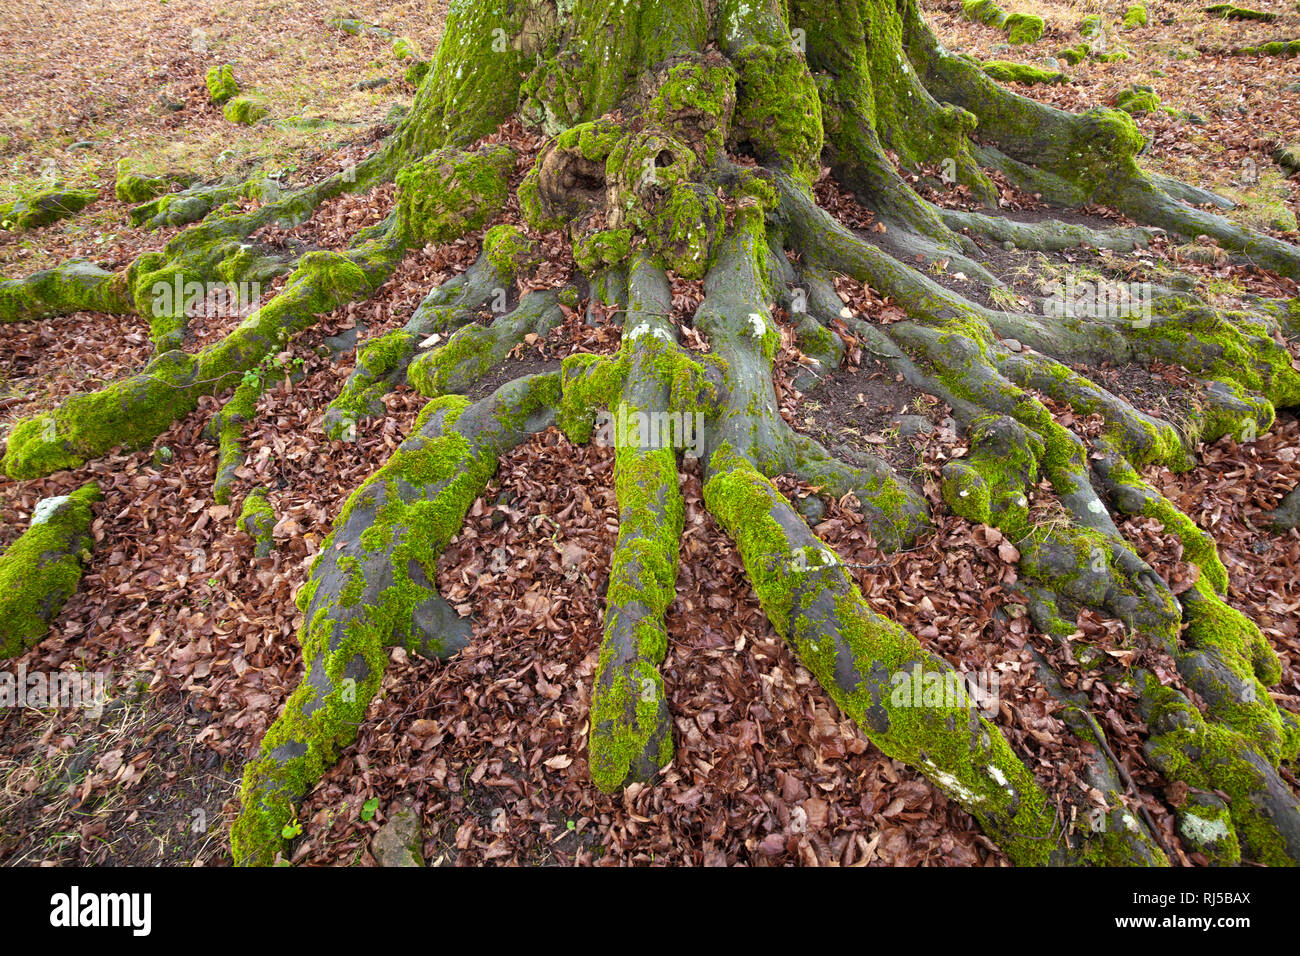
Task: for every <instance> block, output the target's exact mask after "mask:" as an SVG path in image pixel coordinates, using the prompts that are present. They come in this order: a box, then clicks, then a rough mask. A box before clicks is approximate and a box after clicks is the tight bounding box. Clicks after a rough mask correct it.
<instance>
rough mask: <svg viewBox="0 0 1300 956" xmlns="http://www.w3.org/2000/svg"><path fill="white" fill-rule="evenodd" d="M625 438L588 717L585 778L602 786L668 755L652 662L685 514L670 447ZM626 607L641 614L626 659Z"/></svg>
mask: <svg viewBox="0 0 1300 956" xmlns="http://www.w3.org/2000/svg"><path fill="white" fill-rule="evenodd" d="M624 437H625V436H618V438H619V443H618V447H617V449H616V452H615V455H616V457H615V465H614V485H615V492H616V495H617V497H618V502H619V533H618V541H617V543H616V545H615V548H614V559H613V563H612V565H611V568H610V579H609V587H608V590H607V594H606V600H607V606H608V608H609V610H608V611H607V613H606V621H605V638H604V640H603V642H602V645H601V653H600V658H599V659H598V661H597V665H596V676H595V680H594V687H595V690H594V692H593V695H592V705H591V718H590V719H591V735H590V747H589V750H590V753H591V760H590V767H591V779H592V782H593V783H595V784H596V786H597V787H598V788H599V789H601V790H603V791H605V792H607V793H608V792H612V791H614V790H616V789H618V788H619V787H621V786H622V785H623V784H624V783H626V782H627V779H628V776H629V774H634V775H637V776H644V775H645V771H646V770H648V769H649V768H648V767H647V766H646V765H645V763H646V761H647V759H648V760H649V762H650V763H651V764H653V765H654V766H663V764H665V763H667V761H668V760H669V759H671V757H672V734H671V729H670V727H666V726H664V722H663V721H662V719H661V718H662V707H663V703H662V702H663V700H664V692H663V679H662V678H661V677H660V676H659V673H658V669H657V667H656V665H657V664H658V663H659V662H660V661H661V660H663V657H664V654H665V653H666V652H667V649H668V635H667V631H666V630H665V628H664V623H663V620H664V615H665V613H666V612H667V610H668V606H669V605H670V604H671V603H672V601H673V597H674V593H675V585H676V579H677V553H678V550H679V547H680V541H681V531H682V522H683V516H684V505H683V500H682V495H681V492H680V490H679V488H678V476H677V459H676V454H675V452H674V451H673V449H672V448H671V447H668V448H657V449H653V450H646V449H643V448H641V447H638V444H636V443H632V444H628V443H625V442H623V441H622V439H623V438H624ZM625 609H636V613H638V614H640V615H641V616H640V619H639V620H638V622H637V624H636V627H635V637H636V640H635V648H634V650H635V656H634V657H633V658H632V659H631V660H630V661H629V660H627V657H626V654H625V652H624V651H625V649H622V648H620V641H621V640H622V639H623V636H622V627H621V623H620V615H621V614H623V613H627V610H625ZM660 735H662V738H661V736H660Z"/></svg>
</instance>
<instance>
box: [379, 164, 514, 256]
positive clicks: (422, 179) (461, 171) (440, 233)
mask: <svg viewBox="0 0 1300 956" xmlns="http://www.w3.org/2000/svg"><path fill="white" fill-rule="evenodd" d="M514 166H515V154H514V151H513V150H511V149H510V148H508V147H505V146H490V147H486V148H484V149H481V150H476V151H474V152H467V151H465V150H460V149H440V150H438V151H437V152H435V153H432V154H431V155H429V156H426V157H425V158H424V159H421V160H420V161H419V162H417V163H413V164H411V165H410V166H407V167H406V168H405V169H403V170H402V171H401V172H399V173H398V174H397V215H398V220H399V222H400V223H401V224H402V227H403V229H404V230H405V233H406V235H407V236H408V237H410V239H411V240H413V242H415V243H416V244H425V243H441V242H446V241H448V240H450V239H453V238H455V237H456V236H460V235H463V234H464V233H466V232H469V231H472V230H474V229H479V228H481V227H482V226H484V225H486V224H487V222H488V221H489V220H491V219H492V218H493V217H495V216H496V215H497V213H499V212H500V211H501V210H502V209H503V208H504V207H505V204H506V191H507V184H508V182H509V177H510V173H511V172H513V170H514Z"/></svg>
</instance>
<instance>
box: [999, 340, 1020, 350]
mask: <svg viewBox="0 0 1300 956" xmlns="http://www.w3.org/2000/svg"><path fill="white" fill-rule="evenodd" d="M1002 344H1003V345H1005V346H1006V347H1007V348H1009V349H1011V351H1013V352H1019V351H1020V350H1021V349H1022V348H1024V346H1023V345H1021V344H1020V340H1019V339H1003V340H1002Z"/></svg>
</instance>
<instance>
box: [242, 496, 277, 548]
mask: <svg viewBox="0 0 1300 956" xmlns="http://www.w3.org/2000/svg"><path fill="white" fill-rule="evenodd" d="M238 526H239V530H241V531H243V532H244V533H246V534H247V535H249V536H250V537H251V538H252V539H253V541H254V542H255V547H254V552H253V553H254V555H255V556H256V557H259V558H261V557H265V556H266V555H268V554H270V553H271V551H272V550H273V549H274V547H275V541H274V539H273V538H272V536H271V532H272V531H273V530H274V529H275V509H273V508H272V507H271V502H269V501H268V500H267V498H266V489H264V488H254V489H253V490H252V491H250V492H249V493H248V497H246V498H245V499H244V507H243V508H242V509H241V510H240V512H239V521H238Z"/></svg>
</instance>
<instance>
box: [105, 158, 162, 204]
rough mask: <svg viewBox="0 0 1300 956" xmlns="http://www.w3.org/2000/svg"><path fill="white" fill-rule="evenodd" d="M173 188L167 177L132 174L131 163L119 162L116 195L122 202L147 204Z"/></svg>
mask: <svg viewBox="0 0 1300 956" xmlns="http://www.w3.org/2000/svg"><path fill="white" fill-rule="evenodd" d="M170 187H171V183H170V182H168V180H167V177H165V176H140V175H138V174H135V173H132V172H131V163H130V160H127V159H119V160H118V161H117V183H116V184H115V187H114V194H115V195H116V196H117V198H118V199H120V200H121V201H122V202H135V203H139V202H146V201H148V200H150V199H153V198H154V197H155V196H158V195H160V194H162V193H165V192H167V190H168V189H169V188H170Z"/></svg>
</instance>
